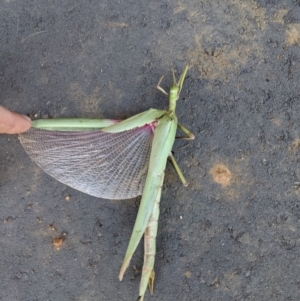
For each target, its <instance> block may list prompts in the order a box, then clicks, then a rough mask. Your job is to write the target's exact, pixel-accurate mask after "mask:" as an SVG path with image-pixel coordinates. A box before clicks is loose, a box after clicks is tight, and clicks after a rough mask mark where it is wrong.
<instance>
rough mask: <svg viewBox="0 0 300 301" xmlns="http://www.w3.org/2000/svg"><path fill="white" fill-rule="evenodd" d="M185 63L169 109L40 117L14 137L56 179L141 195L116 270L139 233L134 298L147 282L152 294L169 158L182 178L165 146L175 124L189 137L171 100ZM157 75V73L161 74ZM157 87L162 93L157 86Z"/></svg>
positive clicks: (100, 192) (110, 193)
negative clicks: (116, 115)
mask: <svg viewBox="0 0 300 301" xmlns="http://www.w3.org/2000/svg"><path fill="white" fill-rule="evenodd" d="M187 70H188V67H185V69H184V71H183V73H182V74H181V76H180V78H179V80H178V81H176V78H175V74H174V71H173V80H174V84H173V86H172V87H171V88H170V93H169V109H168V110H166V111H163V110H156V109H149V110H148V111H145V112H143V113H140V114H137V115H135V116H133V117H130V118H128V119H126V120H123V121H120V120H110V119H81V118H79V119H78V118H73V119H72V118H71V119H70V118H67V119H50V120H49V119H48V120H46V119H40V120H35V121H33V122H32V128H31V129H30V130H29V131H27V132H25V133H23V134H21V135H20V141H21V143H22V145H23V147H24V149H25V150H26V152H27V153H28V154H29V156H30V157H31V158H32V159H33V160H34V161H35V162H36V163H37V164H38V165H39V166H40V167H41V168H42V169H43V170H44V171H45V172H47V173H48V174H50V175H51V176H53V177H54V178H55V179H57V180H58V181H60V182H62V183H64V184H66V185H69V186H70V187H73V188H75V189H77V190H80V191H82V192H84V193H87V194H89V195H92V196H95V197H101V198H107V199H126V198H133V197H136V196H138V195H142V199H141V203H140V206H139V210H138V214H137V218H136V221H135V225H134V228H133V231H132V235H131V238H130V241H129V245H128V248H127V251H126V254H125V258H124V261H123V264H122V267H121V270H120V274H119V279H120V281H121V280H122V279H123V275H124V273H125V271H126V269H127V267H128V266H129V263H130V260H131V258H132V255H133V253H134V252H135V250H136V248H137V246H138V244H139V242H140V240H141V238H142V236H143V235H144V264H143V269H142V276H141V282H140V289H139V298H138V301H143V300H144V294H145V292H146V290H147V286H149V290H150V293H151V294H152V293H153V283H154V276H155V274H154V261H155V253H156V234H157V222H158V217H159V202H160V197H161V189H162V185H163V181H164V176H165V167H166V162H167V159H168V158H169V159H170V161H171V163H172V165H173V166H174V168H175V170H176V171H177V173H178V175H179V177H180V179H181V181H182V183H183V184H184V185H185V186H187V182H186V180H185V178H184V176H183V174H182V172H181V170H180V169H179V167H178V165H177V163H176V161H175V159H174V157H173V156H172V153H171V150H172V146H173V143H174V140H175V135H176V130H177V127H178V128H179V129H180V130H182V131H183V132H184V133H185V134H186V135H187V137H185V138H184V139H194V135H193V134H192V133H191V132H190V131H189V130H188V129H186V128H185V127H184V126H182V125H180V124H179V123H178V122H177V117H176V115H175V108H176V102H177V100H178V99H179V94H180V92H181V89H182V85H183V82H184V79H185V76H186V73H187ZM162 78H163V77H162ZM162 78H161V79H160V81H159V83H158V85H157V88H158V89H159V90H161V91H162V92H163V93H165V94H167V93H166V92H165V91H164V90H163V89H162V88H161V87H160V86H159V85H160V83H161V80H162Z"/></svg>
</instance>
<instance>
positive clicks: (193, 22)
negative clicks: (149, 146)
mask: <svg viewBox="0 0 300 301" xmlns="http://www.w3.org/2000/svg"><path fill="white" fill-rule="evenodd" d="M299 46H300V2H299V0H294V1H292V0H290V1H272V0H268V1H253V0H249V1H235V0H225V1H196V0H191V1H186V2H184V1H114V2H112V1H105V0H104V1H101V2H99V1H95V0H90V1H83V0H79V1H67V0H61V1H55V0H53V1H45V0H41V1H29V0H24V1H20V0H11V1H9V0H6V1H2V2H1V4H0V104H1V105H3V106H5V107H7V108H9V109H11V110H13V111H17V112H20V113H23V114H27V115H29V116H31V117H32V118H33V119H36V118H55V117H99V118H103V117H105V118H115V119H124V118H127V117H130V116H132V115H134V114H137V113H139V112H142V111H145V110H147V109H148V108H151V107H152V108H158V109H165V108H167V105H168V99H167V97H166V96H165V95H164V94H163V93H161V92H160V91H158V90H157V89H156V84H157V82H158V80H159V78H160V77H161V76H162V75H166V76H165V78H164V80H163V82H162V86H163V87H164V88H165V89H168V88H169V87H170V86H171V84H172V73H171V67H172V66H174V67H175V69H176V70H177V71H178V73H180V72H181V71H182V70H183V68H184V66H185V65H189V66H190V69H189V71H188V76H187V79H186V81H185V82H184V86H183V90H182V92H181V97H180V99H179V101H178V105H177V116H178V119H179V121H180V123H182V124H183V125H185V126H186V127H188V128H189V129H191V130H192V131H193V132H194V133H195V135H196V139H195V140H194V141H192V142H187V141H176V142H175V145H174V149H173V151H174V155H175V157H176V159H177V161H178V164H179V165H180V167H181V168H182V170H183V172H184V174H185V176H186V178H187V179H188V181H189V183H190V185H189V187H188V188H185V187H183V186H182V185H181V183H180V181H179V179H178V177H177V175H176V173H175V171H174V170H173V168H172V167H171V166H170V165H167V169H166V178H165V182H164V186H163V192H162V200H161V214H160V219H159V229H158V237H157V244H158V245H157V256H156V264H155V270H156V279H155V287H154V296H153V297H151V296H150V295H149V293H147V294H146V298H145V300H157V301H162V300H165V301H170V300H172V301H174V300H181V301H185V300H188V301H200V300H201V301H208V300H213V301H217V300H222V301H225V300H226V301H227V300H228V301H231V300H238V301H242V300H243V301H250V300H284V301H291V300H299V295H300V281H299V276H300V272H299V270H300V269H299V267H300V259H299V244H300V237H299V236H300V231H299V225H300V220H299V218H300V205H299V197H300V169H299V148H300V126H299V111H300V92H299V83H300V51H299V50H300V48H299ZM139 200H140V198H136V199H133V200H127V201H110V200H103V199H98V198H95V197H91V196H88V195H85V194H83V193H81V192H78V191H76V190H74V189H72V188H69V187H67V186H65V185H63V184H61V183H59V182H57V181H56V180H54V179H53V178H51V177H50V176H48V175H47V174H45V173H44V172H43V171H42V170H41V169H40V168H39V167H37V166H36V165H35V164H34V163H33V162H32V161H31V159H30V158H29V157H28V156H27V154H26V153H25V151H24V150H23V148H22V146H21V145H20V143H19V141H18V137H17V135H14V136H8V135H1V137H0V201H1V203H0V204H1V207H0V264H1V269H0V300H5V301H7V300H9V301H14V300H16V301H27V300H28V301H46V300H49V301H50V300H51V301H58V300H59V301H67V300H68V301H69V300H70V301H83V300H84V301H85V300H89V301H93V300H100V301H115V300H124V301H129V300H130V301H132V300H136V298H137V296H138V286H139V281H140V271H141V267H142V261H143V246H142V245H141V246H140V247H139V248H138V250H137V252H136V254H135V255H134V257H133V259H132V261H131V264H130V266H129V268H128V271H127V272H126V274H125V277H124V280H123V282H119V281H118V278H117V275H118V272H119V268H120V266H121V263H122V261H123V256H124V253H125V250H126V247H127V243H128V241H129V237H130V233H131V230H132V227H133V224H134V221H135V216H136V213H137V209H138V204H139Z"/></svg>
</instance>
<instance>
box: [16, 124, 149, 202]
mask: <svg viewBox="0 0 300 301" xmlns="http://www.w3.org/2000/svg"><path fill="white" fill-rule="evenodd" d="M152 137H153V133H152V127H151V126H143V127H140V128H136V129H133V130H129V131H124V132H120V133H104V132H101V131H100V130H96V131H48V130H40V129H34V128H32V129H30V130H29V131H27V132H25V133H22V134H21V135H20V137H19V139H20V141H21V144H22V146H23V147H24V149H25V151H26V152H27V153H28V155H29V156H30V157H31V158H32V159H33V161H35V162H36V163H37V164H38V165H39V166H40V167H41V168H42V169H43V170H44V171H45V172H46V173H48V174H49V175H51V176H52V177H54V178H55V179H57V180H58V181H60V182H62V183H64V184H66V185H68V186H70V187H73V188H75V189H77V190H79V191H82V192H85V193H87V194H89V195H92V196H96V197H101V198H107V199H126V198H132V197H135V196H137V195H141V194H142V189H143V186H144V183H145V179H146V174H147V170H148V161H149V157H150V151H151V144H152Z"/></svg>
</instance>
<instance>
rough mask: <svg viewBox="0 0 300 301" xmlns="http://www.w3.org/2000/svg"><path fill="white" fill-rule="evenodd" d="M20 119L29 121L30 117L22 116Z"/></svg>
mask: <svg viewBox="0 0 300 301" xmlns="http://www.w3.org/2000/svg"><path fill="white" fill-rule="evenodd" d="M22 117H23V118H24V119H26V120H28V121H31V119H30V117H28V116H26V115H22Z"/></svg>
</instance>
